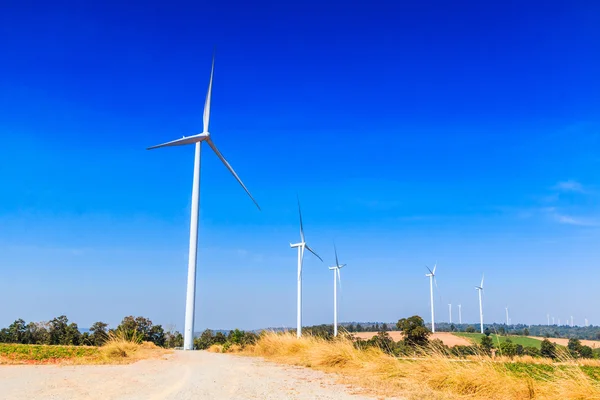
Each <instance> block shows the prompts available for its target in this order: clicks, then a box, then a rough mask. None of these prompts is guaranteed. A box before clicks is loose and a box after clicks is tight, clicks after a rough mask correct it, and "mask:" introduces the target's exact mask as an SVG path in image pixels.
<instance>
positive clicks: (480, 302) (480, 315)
mask: <svg viewBox="0 0 600 400" xmlns="http://www.w3.org/2000/svg"><path fill="white" fill-rule="evenodd" d="M483 278H484V276H483V275H482V276H481V284H480V285H479V286H475V289H476V290H477V291H478V292H479V321H480V325H481V333H483V303H482V300H481V292H483Z"/></svg>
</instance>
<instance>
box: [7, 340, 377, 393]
mask: <svg viewBox="0 0 600 400" xmlns="http://www.w3.org/2000/svg"><path fill="white" fill-rule="evenodd" d="M352 392H353V390H352V389H351V388H349V387H346V386H343V385H340V384H336V383H335V381H334V377H332V376H329V375H326V374H323V373H320V372H318V371H313V370H310V369H303V368H295V367H287V366H279V365H276V364H273V363H269V362H266V361H263V360H261V359H256V358H246V357H239V356H232V355H227V354H214V353H208V352H204V351H193V352H183V351H176V352H175V353H174V354H172V355H170V356H168V359H167V360H144V361H140V362H137V363H135V364H130V365H81V366H53V365H41V366H29V365H14V366H0V399H2V400H4V399H6V400H9V399H10V400H21V399H23V400H25V399H27V400H29V399H52V400H62V399H69V400H79V399H86V400H87V399H119V400H121V399H123V400H133V399H136V400H137V399H139V400H163V399H178V400H186V399H194V400H202V399H278V400H279V399H306V400H309V399H323V400H325V399H331V400H345V399H347V400H358V399H369V397H365V396H364V395H353V394H352Z"/></svg>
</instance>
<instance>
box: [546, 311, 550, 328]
mask: <svg viewBox="0 0 600 400" xmlns="http://www.w3.org/2000/svg"><path fill="white" fill-rule="evenodd" d="M546 318H548V326H550V314H546Z"/></svg>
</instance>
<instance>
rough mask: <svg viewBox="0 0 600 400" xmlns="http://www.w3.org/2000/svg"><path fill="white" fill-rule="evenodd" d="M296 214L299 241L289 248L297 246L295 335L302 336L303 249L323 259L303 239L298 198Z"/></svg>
mask: <svg viewBox="0 0 600 400" xmlns="http://www.w3.org/2000/svg"><path fill="white" fill-rule="evenodd" d="M298 215H299V216H300V242H298V243H295V244H291V243H290V247H291V248H294V247H296V248H298V309H297V317H296V324H297V325H296V336H297V337H301V336H302V262H303V261H304V249H306V250H308V251H310V252H311V253H313V254H314V255H315V256H317V258H318V259H319V260H321V262H322V261H323V259H322V258H321V257H319V255H318V254H317V253H315V252H314V251H313V249H311V248H310V247H309V246H308V244H306V240H305V239H304V227H303V226H302V210H301V209H300V199H298Z"/></svg>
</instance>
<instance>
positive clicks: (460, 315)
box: [458, 304, 462, 324]
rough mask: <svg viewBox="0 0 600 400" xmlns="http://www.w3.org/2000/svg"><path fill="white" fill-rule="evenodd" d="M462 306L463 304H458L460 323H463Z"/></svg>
mask: <svg viewBox="0 0 600 400" xmlns="http://www.w3.org/2000/svg"><path fill="white" fill-rule="evenodd" d="M461 307H462V305H461V304H459V305H458V323H459V324H462V312H461Z"/></svg>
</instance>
